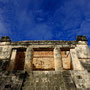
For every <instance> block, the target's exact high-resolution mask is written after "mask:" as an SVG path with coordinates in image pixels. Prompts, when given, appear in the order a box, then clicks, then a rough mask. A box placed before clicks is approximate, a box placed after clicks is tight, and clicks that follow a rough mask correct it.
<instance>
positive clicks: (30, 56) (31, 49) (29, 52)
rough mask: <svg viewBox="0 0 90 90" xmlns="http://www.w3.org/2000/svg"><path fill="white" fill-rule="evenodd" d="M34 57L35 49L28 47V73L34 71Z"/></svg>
mask: <svg viewBox="0 0 90 90" xmlns="http://www.w3.org/2000/svg"><path fill="white" fill-rule="evenodd" d="M32 55H33V48H31V47H28V48H27V50H26V57H25V70H26V71H28V72H31V71H32Z"/></svg>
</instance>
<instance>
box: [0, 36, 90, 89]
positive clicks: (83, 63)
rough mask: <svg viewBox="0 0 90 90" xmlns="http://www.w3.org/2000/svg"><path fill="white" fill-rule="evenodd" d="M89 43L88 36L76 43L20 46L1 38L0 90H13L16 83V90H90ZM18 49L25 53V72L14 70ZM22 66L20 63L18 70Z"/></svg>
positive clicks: (50, 42) (23, 42)
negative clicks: (8, 89) (9, 89)
mask: <svg viewBox="0 0 90 90" xmlns="http://www.w3.org/2000/svg"><path fill="white" fill-rule="evenodd" d="M87 43H88V42H87V38H86V37H85V36H78V37H77V39H76V40H75V41H54V40H51V41H50V40H49V41H17V42H13V41H11V40H10V38H9V37H2V38H1V40H0V73H1V74H0V75H1V76H0V78H2V79H1V82H0V85H1V87H0V90H7V88H13V90H14V88H15V87H16V86H17V83H19V84H18V85H19V86H18V88H17V87H16V88H17V90H34V89H35V90H79V89H80V90H89V89H90V51H89V48H88V44H87ZM19 49H23V50H25V60H24V62H25V63H24V68H23V70H18V68H17V70H15V69H14V67H15V63H16V61H15V60H16V56H17V53H18V50H19ZM19 58H22V57H21V56H20V57H19ZM19 60H21V59H19ZM20 64H21V63H19V64H18V63H17V65H19V66H18V67H20ZM12 72H14V73H12ZM21 72H24V74H23V77H22V79H20V78H19V76H20V75H21V74H22V73H21ZM26 74H27V75H26ZM13 78H14V79H13ZM17 78H18V79H17ZM5 79H6V81H5ZM12 79H13V80H12ZM19 81H20V82H19ZM11 82H13V83H12V85H11ZM5 88H6V89H5ZM11 90H12V89H11Z"/></svg>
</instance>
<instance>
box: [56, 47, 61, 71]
mask: <svg viewBox="0 0 90 90" xmlns="http://www.w3.org/2000/svg"><path fill="white" fill-rule="evenodd" d="M54 61H55V71H60V70H61V69H62V60H61V54H60V48H57V47H56V48H54Z"/></svg>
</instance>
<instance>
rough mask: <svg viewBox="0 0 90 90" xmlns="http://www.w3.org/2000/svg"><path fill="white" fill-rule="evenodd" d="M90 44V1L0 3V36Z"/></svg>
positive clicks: (7, 0)
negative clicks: (82, 39)
mask: <svg viewBox="0 0 90 90" xmlns="http://www.w3.org/2000/svg"><path fill="white" fill-rule="evenodd" d="M77 35H86V36H87V38H88V42H89V45H90V0H0V37H1V36H10V38H11V40H12V41H23V40H75V39H76V36H77Z"/></svg>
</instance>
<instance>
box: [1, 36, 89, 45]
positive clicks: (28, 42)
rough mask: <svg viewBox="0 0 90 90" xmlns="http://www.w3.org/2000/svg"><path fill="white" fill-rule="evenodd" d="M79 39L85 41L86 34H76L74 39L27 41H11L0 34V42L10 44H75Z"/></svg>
mask: <svg viewBox="0 0 90 90" xmlns="http://www.w3.org/2000/svg"><path fill="white" fill-rule="evenodd" d="M79 41H83V42H87V41H88V40H87V37H86V36H77V38H76V40H73V41H65V40H28V41H11V39H10V37H9V36H2V37H1V39H0V42H8V44H10V45H76V44H77V43H78V42H79Z"/></svg>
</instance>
